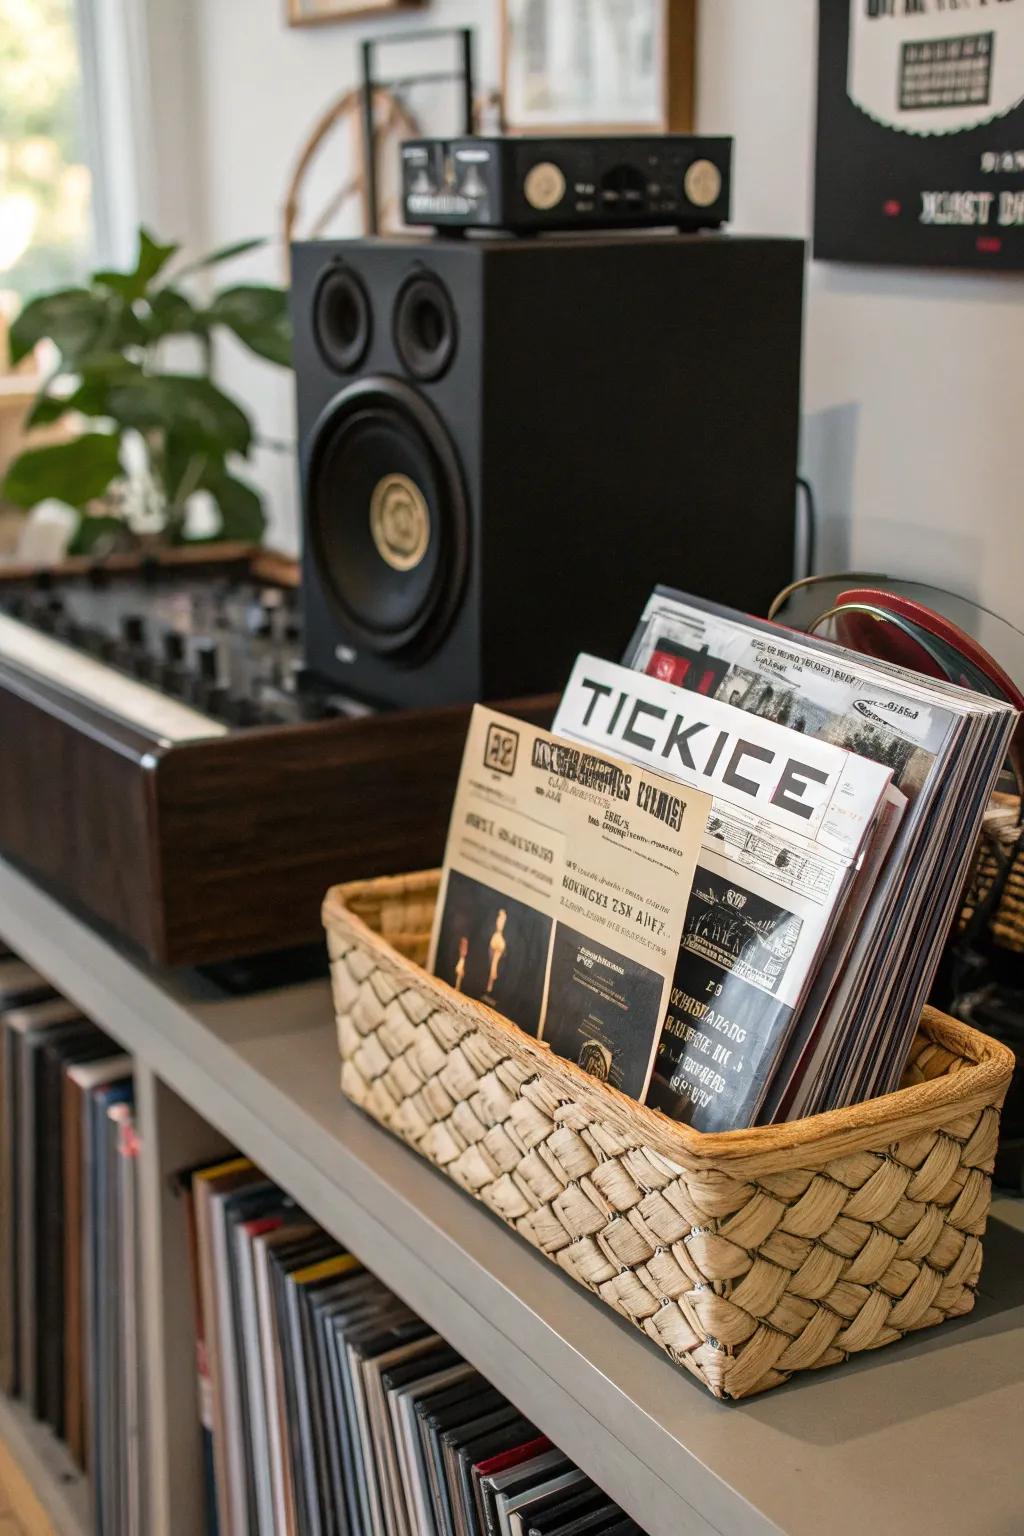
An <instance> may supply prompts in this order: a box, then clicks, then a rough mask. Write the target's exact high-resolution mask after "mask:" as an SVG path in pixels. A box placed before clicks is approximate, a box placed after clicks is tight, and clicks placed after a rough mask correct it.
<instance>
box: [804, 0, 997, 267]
mask: <svg viewBox="0 0 1024 1536" xmlns="http://www.w3.org/2000/svg"><path fill="white" fill-rule="evenodd" d="M814 254H815V256H816V257H818V258H819V259H821V260H825V261H868V262H872V261H873V262H886V263H896V264H906V265H913V266H956V267H981V268H986V267H988V268H1003V269H1005V268H1024V0H819V31H818V147H817V161H816V166H815V195H814Z"/></svg>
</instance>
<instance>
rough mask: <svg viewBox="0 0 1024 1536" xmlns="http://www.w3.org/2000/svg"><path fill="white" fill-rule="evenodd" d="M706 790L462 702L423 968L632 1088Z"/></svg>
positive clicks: (658, 1023)
mask: <svg viewBox="0 0 1024 1536" xmlns="http://www.w3.org/2000/svg"><path fill="white" fill-rule="evenodd" d="M710 810H711V797H710V795H708V794H706V793H704V792H703V791H702V790H700V789H699V788H693V789H691V788H686V787H684V786H682V785H680V784H679V783H677V782H675V781H674V780H672V779H670V778H667V777H665V776H664V775H663V774H661V773H658V772H656V771H653V770H648V769H647V768H646V767H645V768H644V769H643V770H641V771H638V770H637V768H636V767H635V766H634V765H633V764H630V763H627V762H623V761H621V760H619V759H618V758H614V757H609V756H607V755H605V754H597V753H594V752H592V751H590V750H588V749H585V748H581V747H580V745H579V744H577V743H574V742H568V741H564V740H559V738H558V737H557V736H553V735H551V734H550V733H548V732H544V731H539V730H537V729H535V728H534V727H533V726H530V725H527V724H525V723H524V722H522V721H520V720H513V719H509V718H507V717H505V716H503V715H498V714H495V713H494V712H493V711H492V710H488V709H484V708H483V707H481V706H480V705H477V707H476V708H475V709H474V711H473V716H472V720H471V723H470V729H469V735H468V737H467V741H466V749H465V754H464V757H463V761H462V772H461V775H460V778H459V785H458V790H457V792H456V797H455V805H454V808H453V811H452V820H451V825H450V828H449V833H448V844H447V848H446V851H445V861H444V869H443V872H442V878H441V889H440V893H439V898H438V903H437V909H436V913H435V918H434V931H433V935H432V939H431V950H430V959H429V967H430V969H431V970H432V971H434V973H435V974H436V975H438V976H440V977H441V978H442V979H443V980H444V981H447V982H448V983H449V984H450V985H451V986H452V987H454V988H455V989H456V990H457V991H460V992H464V993H465V994H466V995H467V996H469V997H474V998H478V999H479V1000H480V1001H482V1002H484V1003H486V1004H488V1005H489V1006H490V1007H492V1008H494V1009H495V1010H496V1011H497V1012H499V1013H501V1014H503V1015H504V1016H505V1017H506V1018H509V1019H512V1020H513V1022H514V1023H516V1024H518V1025H519V1026H520V1028H521V1029H524V1030H526V1031H527V1032H528V1033H530V1034H534V1035H538V1036H539V1037H540V1038H542V1039H543V1040H545V1041H546V1042H547V1043H548V1044H549V1045H550V1046H551V1048H552V1050H553V1051H555V1052H556V1053H557V1054H558V1055H560V1056H565V1057H567V1058H568V1059H570V1060H572V1061H575V1062H577V1063H578V1064H579V1065H580V1066H581V1067H583V1068H584V1069H585V1070H586V1071H588V1072H590V1073H592V1074H593V1075H594V1076H596V1077H600V1078H603V1079H605V1080H607V1081H608V1082H610V1083H611V1084H612V1085H613V1086H614V1087H616V1088H619V1089H621V1091H622V1092H623V1093H626V1094H629V1095H631V1096H632V1097H633V1098H637V1099H640V1100H643V1098H644V1097H645V1095H646V1092H647V1088H648V1084H649V1082H650V1077H651V1072H652V1068H653V1064H654V1057H655V1052H656V1049H657V1045H658V1040H659V1037H660V1034H661V1029H662V1023H663V1020H664V1018H665V1014H666V1010H667V1005H668V998H669V992H670V988H671V985H672V978H673V973H674V970H675V966H676V957H677V955H678V952H679V943H680V938H681V935H682V927H683V917H684V914H685V912H686V907H687V899H688V897H689V893H690V889H691V886H692V884H693V879H694V870H695V868H696V863H697V855H698V851H699V849H700V845H701V840H702V838H703V835H704V829H705V824H706V822H707V818H708V814H709V812H710Z"/></svg>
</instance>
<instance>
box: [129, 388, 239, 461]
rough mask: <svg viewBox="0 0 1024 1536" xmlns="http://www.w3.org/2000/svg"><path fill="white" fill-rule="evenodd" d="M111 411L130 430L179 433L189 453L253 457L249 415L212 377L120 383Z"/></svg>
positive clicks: (176, 434)
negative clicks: (203, 450) (246, 454)
mask: <svg viewBox="0 0 1024 1536" xmlns="http://www.w3.org/2000/svg"><path fill="white" fill-rule="evenodd" d="M109 412H110V415H111V416H112V417H113V418H114V420H115V421H117V422H119V423H120V424H121V425H122V426H125V427H137V428H138V429H139V431H141V432H146V431H151V430H153V429H157V430H161V431H163V432H165V433H167V434H170V433H173V434H174V437H175V440H176V441H177V442H178V443H180V445H181V447H182V449H183V450H184V451H195V450H197V449H207V450H210V451H211V452H213V453H214V454H216V455H217V456H219V457H223V455H224V454H225V453H242V454H245V453H248V451H249V445H250V443H251V442H252V428H251V427H250V425H249V420H248V418H247V416H246V415H245V412H244V411H242V410H240V409H239V407H238V406H237V405H236V404H235V402H234V401H233V400H231V399H229V398H228V396H227V395H225V394H224V393H223V391H222V390H219V389H218V388H217V386H216V385H215V384H212V383H211V382H210V380H209V379H202V378H196V377H194V376H193V375H192V374H184V373H181V374H179V373H165V374H157V375H148V374H147V375H140V377H139V378H138V379H137V380H135V381H134V382H132V383H130V384H126V385H121V384H115V385H114V386H112V388H111V390H110V394H109Z"/></svg>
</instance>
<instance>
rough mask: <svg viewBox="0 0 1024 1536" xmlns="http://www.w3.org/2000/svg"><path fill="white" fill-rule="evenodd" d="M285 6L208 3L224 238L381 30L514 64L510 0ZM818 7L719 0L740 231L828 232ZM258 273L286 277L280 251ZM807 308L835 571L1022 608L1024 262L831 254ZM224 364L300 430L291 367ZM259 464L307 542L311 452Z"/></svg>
mask: <svg viewBox="0 0 1024 1536" xmlns="http://www.w3.org/2000/svg"><path fill="white" fill-rule="evenodd" d="M283 9H284V0H205V3H200V4H199V6H198V10H197V24H198V43H199V51H200V58H201V67H202V75H201V77H202V82H203V90H202V103H201V113H200V116H201V119H202V123H203V137H204V141H205V144H204V155H205V159H206V168H205V195H206V211H205V224H206V235H207V237H208V239H209V241H210V242H211V243H219V242H221V241H226V240H230V239H233V238H237V237H241V236H244V235H249V234H253V233H258V232H264V231H267V232H270V231H273V230H275V229H276V228H277V227H278V225H279V222H280V204H281V200H282V197H283V192H284V187H285V184H286V181H287V178H288V174H289V171H290V168H291V165H292V162H293V159H294V156H295V153H296V149H297V146H298V144H299V143H300V141H301V139H302V138H303V137H304V135H305V134H306V132H307V131H308V128H309V125H310V123H311V121H312V119H313V117H314V116H315V114H316V113H317V112H318V111H319V110H320V109H321V108H322V106H324V105H325V104H326V103H327V102H328V101H329V100H330V99H331V97H332V95H333V94H334V93H336V92H338V91H340V90H341V89H342V88H343V87H344V86H345V85H346V84H349V83H352V82H353V81H354V80H355V78H356V74H357V44H358V40H359V39H360V38H361V37H362V35H363V34H364V33H365V32H366V31H369V32H371V33H379V32H381V31H384V30H387V29H388V28H389V27H390V28H391V29H393V30H395V31H401V30H402V29H403V28H408V27H415V26H421V25H424V24H430V25H448V24H453V25H458V24H465V23H471V24H475V25H476V26H477V27H478V28H479V29H480V31H481V36H480V47H479V50H478V51H479V55H480V57H479V66H478V72H479V75H480V78H481V80H482V81H484V82H490V81H493V80H494V78H495V75H496V36H495V30H494V16H495V13H496V11H497V0H435V3H433V4H432V5H430V6H429V7H428V8H426V9H425V10H423V11H421V12H419V13H415V12H414V13H409V14H408V15H406V16H402V17H399V18H396V19H395V20H393V21H390V22H389V23H387V24H385V23H382V22H380V21H379V20H378V21H377V22H376V23H373V22H371V23H370V24H369V25H368V26H364V25H361V24H358V23H357V24H342V25H338V26H330V27H321V28H308V29H298V30H295V29H288V28H286V27H285V26H284V24H283V21H282V13H283ZM816 10H817V6H816V3H815V0H703V4H702V7H701V25H700V44H699V73H698V114H699V124H698V126H699V127H700V128H701V129H704V130H706V131H708V132H721V133H729V134H733V135H734V136H735V138H736V165H735V184H734V185H735V191H734V210H735V219H734V225H733V227H734V229H735V230H736V231H738V232H748V233H750V232H761V233H778V234H793V235H801V236H807V235H808V234H809V232H810V226H811V186H812V167H813V124H814V90H815V86H814V74H815V17H816ZM252 270H253V271H254V272H259V273H260V275H266V276H276V275H278V274H279V270H280V268H279V264H278V257H277V255H276V254H275V255H269V254H268V255H264V256H261V257H259V258H257V259H255V260H254V262H253V263H252ZM806 323H807V333H806V352H805V373H804V404H805V421H804V433H803V468H804V471H805V473H807V474H808V475H809V476H810V478H811V479H812V480H813V483H814V486H815V490H816V492H817V497H818V503H819V516H820V518H821V528H820V533H819V560H818V566H819V569H843V568H855V567H860V568H867V569H871V568H878V569H882V570H887V571H891V572H893V573H900V574H913V575H916V576H919V577H921V578H924V579H928V580H932V581H935V582H939V583H944V584H948V585H950V586H952V587H954V588H956V589H957V590H960V591H962V592H964V593H967V594H971V595H974V596H977V597H979V598H981V599H982V600H984V601H985V602H986V603H988V604H989V605H990V606H992V607H994V608H995V609H996V610H997V611H1001V612H1003V613H1004V614H1005V615H1006V616H1007V617H1010V618H1015V619H1016V621H1017V622H1018V623H1022V624H1024V506H1022V502H1024V496H1022V490H1021V479H1022V477H1021V463H1022V460H1021V454H1020V442H1019V439H1020V437H1021V435H1022V433H1024V409H1022V407H1024V370H1022V367H1021V360H1022V358H1024V277H1018V276H1014V275H1003V276H995V275H993V276H986V277H972V276H967V275H963V274H959V273H956V274H948V273H947V274H943V273H938V272H926V271H897V270H886V269H882V268H876V269H868V268H855V267H843V266H836V265H821V264H813V265H812V266H811V268H810V272H809V282H808V304H807V322H806ZM223 373H224V378H225V381H226V382H227V383H228V384H229V386H230V387H233V388H236V389H239V390H241V391H243V392H244V393H245V394H246V395H247V396H248V397H249V398H250V399H251V400H252V402H253V404H254V405H255V407H256V409H257V411H258V414H259V417H260V421H261V425H262V428H263V430H264V431H265V432H266V433H267V434H268V435H273V436H275V437H282V436H284V437H291V436H292V435H293V431H294V428H293V422H292V415H291V390H290V385H289V383H288V381H287V380H286V379H285V378H283V377H281V376H280V375H278V374H276V373H275V372H274V371H273V370H270V369H268V368H265V367H263V366H261V365H259V364H255V363H251V362H250V361H249V360H247V359H243V358H241V357H240V356H237V355H231V356H229V357H227V358H225V360H224V367H223ZM258 469H259V472H260V475H261V478H262V479H263V480H264V483H265V484H266V486H267V489H268V492H269V493H270V496H271V500H272V505H273V513H274V522H273V528H272V533H273V535H274V536H276V537H277V538H278V540H279V541H283V542H285V543H287V544H288V545H294V543H295V539H296V532H295V530H296V520H295V492H294V469H293V466H292V464H291V462H290V461H289V460H284V459H281V458H280V457H279V456H272V455H268V454H263V455H261V457H260V462H259V464H258Z"/></svg>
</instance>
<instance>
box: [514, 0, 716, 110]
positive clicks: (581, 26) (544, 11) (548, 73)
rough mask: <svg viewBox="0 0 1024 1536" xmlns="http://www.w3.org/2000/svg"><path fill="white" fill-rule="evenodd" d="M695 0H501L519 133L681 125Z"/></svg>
mask: <svg viewBox="0 0 1024 1536" xmlns="http://www.w3.org/2000/svg"><path fill="white" fill-rule="evenodd" d="M695 11H696V0H499V17H500V26H501V97H502V102H503V106H504V116H505V122H506V125H507V127H508V128H509V129H510V130H511V131H512V132H515V133H578V132H581V133H587V132H593V133H597V132H609V131H610V132H617V133H628V132H641V133H660V132H662V131H665V130H672V131H675V132H682V133H685V132H687V131H689V130H690V129H691V128H692V127H693V71H694V27H695Z"/></svg>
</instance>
